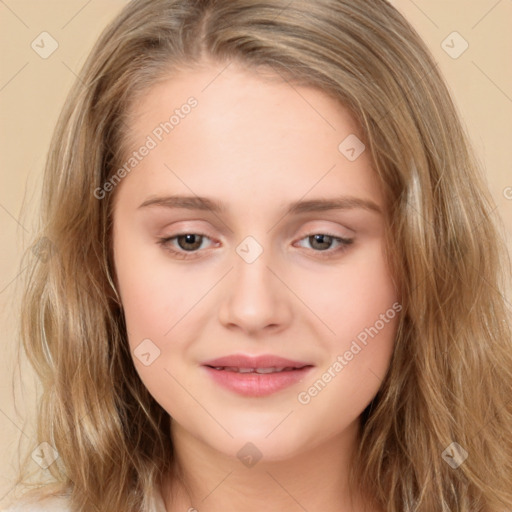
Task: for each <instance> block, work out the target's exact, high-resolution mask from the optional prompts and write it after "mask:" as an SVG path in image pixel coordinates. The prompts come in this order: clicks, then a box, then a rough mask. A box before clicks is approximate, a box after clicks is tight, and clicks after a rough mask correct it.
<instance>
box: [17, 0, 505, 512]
mask: <svg viewBox="0 0 512 512" xmlns="http://www.w3.org/2000/svg"><path fill="white" fill-rule="evenodd" d="M492 212H493V206H492V201H491V199H490V196H489V193H488V191H487V190H486V187H485V185H484V181H483V179H482V174H481V171H480V169H478V167H477V164H476V160H475V157H474V155H473V153H472V150H471V148H470V145H469V143H468V138H467V136H466V134H465V132H464V130H463V129H462V127H461V123H460V121H459V119H458V117H457V113H456V110H455V108H454V105H453V103H452V100H451V98H450V95H449V93H448V91H447V88H446V86H445V84H444V82H443V79H442V77H441V76H440V74H439V72H438V70H437V67H436V65H435V63H434V62H433V59H432V57H431V56H430V54H429V52H428V50H427V49H426V47H425V45H424V44H423V42H422V41H421V40H420V38H419V37H418V35H417V34H416V32H415V31H414V30H413V29H412V28H411V26H410V25H409V24H408V23H407V22H406V21H405V20H404V18H403V17H402V16H401V15H400V14H399V13H398V12H397V11H396V10H395V9H394V8H393V7H392V6H391V5H390V4H389V3H387V2H385V1H384V0H375V1H373V2H366V1H363V0H317V1H314V2H313V1H305V0H296V1H294V2H288V1H284V0H262V1H260V2H251V1H247V0H230V1H222V0H218V1H215V0H134V1H132V2H130V3H129V4H128V5H127V6H126V7H125V8H124V9H123V11H122V12H121V13H120V15H119V16H118V17H117V18H116V19H115V20H114V22H113V23H112V24H111V25H110V26H109V27H108V28H107V29H106V30H105V31H104V33H103V34H102V35H101V37H100V39H99V41H98V42H97V44H96V46H95V47H94V49H93V51H92V53H91V55H90V57H89V59H88V60H87V62H86V64H85V66H84V69H83V71H82V73H81V75H80V80H78V82H77V83H76V85H75V86H74V88H73V90H72V91H71V94H70V96H69V99H68V101H67V103H66V106H65V108H64V111H63V113H62V116H61V118H60V120H59V123H58V127H57V129H56V132H55V135H54V139H53V142H52V147H51V151H50V154H49V158H48V163H47V168H46V173H45V182H44V197H43V202H42V217H41V218H42V228H41V234H40V238H39V241H38V246H37V247H38V250H37V251H35V253H36V257H35V258H34V261H33V268H32V272H31V275H30V279H29V280H28V282H27V289H26V294H25V297H24V308H23V312H22V325H23V341H24V346H25V349H26V352H27V354H28V357H29V358H30V360H31V362H32V364H33V365H34V367H35V369H36V370H37V372H38V374H39V376H40V378H41V382H42V396H41V408H40V413H39V443H41V444H40V445H39V446H38V448H37V450H39V451H40V453H39V452H38V453H39V457H40V458H41V464H40V465H41V466H42V467H45V468H47V472H49V473H50V474H51V477H52V479H53V484H52V485H46V486H44V487H41V488H38V489H37V492H33V493H32V498H31V500H30V501H29V500H28V498H26V499H24V500H23V501H22V502H21V504H18V505H17V507H18V508H16V510H46V509H48V510H57V509H58V507H61V508H62V510H68V511H94V510H97V511H101V512H107V511H108V512H119V511H120V510H122V511H124V512H135V511H149V510H151V511H157V510H158V511H168V512H177V511H187V510H188V511H193V510H197V511H200V512H201V511H208V512H217V511H220V510H222V511H229V510H247V511H252V510H261V509H264V510H267V511H297V510H307V511H317V510H323V511H327V512H334V511H344V512H362V511H373V512H376V511H379V512H384V511H385V512H399V511H400V512H404V511H407V512H412V511H414V512H432V511H434V510H435V511H446V512H447V511H454V510H457V511H459V512H498V511H500V512H502V511H503V510H507V509H510V508H511V507H512V485H511V482H512V440H511V437H510V430H511V427H512V402H511V401H510V388H511V386H512V336H511V330H510V312H509V311H508V310H507V301H506V299H505V290H506V285H507V281H506V279H508V276H509V270H510V267H509V261H508V259H507V254H506V250H505V248H504V244H503V243H502V241H501V240H500V238H499V235H498V231H497V228H496V227H495V224H494V222H495V221H494V220H493V215H494V213H492ZM37 255H39V257H37ZM42 256H44V257H42ZM30 460H31V459H30ZM32 464H33V462H32ZM34 496H36V497H37V498H35V497H34ZM27 503H28V504H27ZM45 507H46V508H45Z"/></svg>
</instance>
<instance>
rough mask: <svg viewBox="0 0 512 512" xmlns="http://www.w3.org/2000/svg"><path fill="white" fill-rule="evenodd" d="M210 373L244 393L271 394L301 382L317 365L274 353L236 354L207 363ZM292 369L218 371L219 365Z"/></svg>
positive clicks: (231, 387)
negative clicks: (267, 371) (241, 371)
mask: <svg viewBox="0 0 512 512" xmlns="http://www.w3.org/2000/svg"><path fill="white" fill-rule="evenodd" d="M202 366H203V368H205V370H206V372H207V373H208V375H209V376H210V377H211V378H212V379H213V380H214V381H215V382H217V383H218V384H220V385H221V386H223V387H225V388H227V389H229V390H231V391H234V392H235V393H238V394H241V395H244V396H253V397H257V396H267V395H271V394H272V393H275V392H277V391H280V390H281V389H284V388H287V387H288V386H291V385H293V384H296V383H297V382H300V381H301V380H302V379H303V378H304V377H305V375H306V374H307V373H309V371H310V370H311V369H312V368H313V365H312V364H311V363H307V362H303V361H295V360H291V359H286V358H283V357H278V356H273V355H262V356H256V357H255V356H245V355H243V354H234V355H232V356H227V357H220V358H217V359H212V360H210V361H206V362H205V363H203V365H202ZM221 366H223V367H235V368H288V367H292V368H294V369H293V370H288V371H282V372H273V373H265V374H263V373H261V374H260V373H237V372H233V371H228V370H216V369H215V367H221Z"/></svg>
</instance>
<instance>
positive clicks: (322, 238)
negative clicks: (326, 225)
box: [311, 235, 332, 249]
mask: <svg viewBox="0 0 512 512" xmlns="http://www.w3.org/2000/svg"><path fill="white" fill-rule="evenodd" d="M311 238H313V240H314V243H312V245H313V247H314V245H315V244H316V243H317V242H319V243H320V244H327V247H326V246H325V245H323V246H320V247H318V248H319V249H328V248H329V247H328V246H329V245H330V242H331V238H332V237H330V236H329V235H313V236H312V237H311Z"/></svg>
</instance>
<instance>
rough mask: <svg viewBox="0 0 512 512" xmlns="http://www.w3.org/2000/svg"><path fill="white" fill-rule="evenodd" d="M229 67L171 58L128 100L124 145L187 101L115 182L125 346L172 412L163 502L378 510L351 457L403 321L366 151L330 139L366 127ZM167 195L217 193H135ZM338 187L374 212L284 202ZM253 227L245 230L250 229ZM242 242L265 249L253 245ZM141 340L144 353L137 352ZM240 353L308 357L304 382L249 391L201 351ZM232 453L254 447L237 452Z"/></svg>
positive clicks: (290, 510)
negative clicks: (164, 76)
mask: <svg viewBox="0 0 512 512" xmlns="http://www.w3.org/2000/svg"><path fill="white" fill-rule="evenodd" d="M224 67H225V66H224V65H223V66H220V65H214V64H211V65H207V66H204V67H202V68H198V69H197V70H194V71H186V72H183V73H181V74H179V75H178V76H174V77H172V78H171V79H169V80H168V81H166V82H164V83H162V84H159V85H157V86H154V87H153V88H151V89H149V91H148V92H147V93H146V94H145V95H144V97H143V99H142V100H141V101H139V102H137V104H136V105H135V106H134V110H133V112H132V114H133V116H132V117H133V123H132V124H131V129H132V134H131V138H132V142H133V148H134V150H135V149H136V148H138V147H140V146H141V144H144V141H145V140H147V136H148V135H150V134H152V133H154V129H155V127H157V126H158V125H159V123H160V122H162V121H163V120H165V119H168V117H169V115H170V113H172V112H173V110H174V109H176V108H179V107H180V105H183V104H184V103H186V101H187V98H189V97H191V96H193V97H194V98H196V99H197V106H196V107H195V108H193V109H191V110H190V113H189V114H187V115H184V116H183V118H180V121H179V123H178V124H177V125H176V126H175V127H174V128H173V130H172V131H170V133H168V134H165V136H164V137H162V140H161V141H158V144H157V145H156V147H154V148H153V149H151V151H149V153H148V154H147V156H145V157H144V158H143V159H141V161H140V163H138V165H137V166H136V167H135V168H134V169H133V170H132V171H131V172H130V173H129V175H128V176H126V177H125V178H123V180H122V182H121V183H120V184H119V185H118V186H117V189H116V190H115V194H116V197H115V199H116V200H115V209H114V261H115V267H116V279H117V282H118V286H119V290H120V294H121V299H122V302H123V307H124V311H125V315H126V322H127V329H128V333H129V342H130V347H131V350H132V353H134V363H135V365H136V368H137V371H138V372H139V374H140V377H141V379H142V381H143V382H144V384H145V385H146V386H147V388H148V390H149V391H150V393H151V394H152V395H153V396H154V397H155V399H156V400H157V401H158V402H159V403H160V404H161V405H162V407H164V409H165V410H166V411H167V412H168V413H169V414H170V415H171V417H172V418H173V420H172V428H171V432H170V435H171V436H172V440H173V443H174V446H175V448H176V460H175V467H176V470H177V471H179V473H180V474H181V475H182V481H181V482H178V481H177V480H174V481H173V483H172V484H171V483H169V484H168V485H167V486H165V488H164V489H163V497H164V501H165V504H166V507H167V511H169V512H178V511H183V512H185V511H187V510H189V509H190V508H192V507H193V508H195V509H196V510H198V511H199V512H202V511H208V512H218V511H219V512H220V511H223V512H226V511H235V510H236V511H240V510H244V511H248V512H251V511H256V510H257V511H260V510H262V509H264V510H266V511H280V512H299V511H302V510H307V511H310V512H311V511H316V510H322V511H324V512H334V511H336V512H339V511H343V512H362V511H363V510H373V511H375V510H376V509H375V508H371V507H370V506H368V507H365V506H364V505H363V503H364V502H365V501H368V500H367V499H365V497H364V496H363V497H361V496H359V495H358V493H357V492H356V491H357V490H356V489H353V488H350V486H349V485H348V472H349V468H350V466H351V457H352V455H353V453H354V450H355V448H356V447H357V442H358V435H359V418H360V415H361V413H362V411H363V410H364V409H365V408H366V406H367V405H368V404H369V403H370V401H371V400H372V399H373V397H374V396H375V394H376V393H377V391H378V389H379V387H380V385H381V382H382V379H383V378H384V375H385V373H386V371H387V369H388V367H389V362H390V358H391V354H392V350H393V344H394V337H395V334H396V326H397V321H398V309H397V307H396V304H397V301H398V300H399V299H398V296H397V290H396V287H395V285H394V282H393V279H392V276H391V275H390V273H389V271H388V268H387V265H386V262H385V257H384V250H385V247H384V216H383V214H382V212H383V211H384V210H385V207H386V206H385V204H384V203H383V197H382V194H381V191H380V188H379V186H378V181H377V179H376V177H375V174H374V171H373V170H372V168H371V163H370V158H369V155H368V152H367V151H363V152H362V153H361V154H360V155H359V156H358V157H357V158H356V159H355V160H353V161H351V160H350V159H348V158H347V157H346V155H345V154H343V152H342V151H340V150H339V149H338V146H339V144H340V143H341V142H342V141H343V140H344V139H345V138H346V137H347V136H349V135H351V134H354V135H356V136H358V134H359V138H361V136H360V132H359V129H358V127H357V125H356V124H355V122H354V120H353V119H352V117H351V116H350V115H349V113H348V111H347V110H346V109H345V108H343V107H342V106H341V105H339V104H338V103H337V102H336V101H335V100H334V99H332V98H330V97H328V96H327V95H325V93H323V92H321V91H318V90H316V89H313V88H306V87H297V86H294V87H291V86H290V85H289V84H288V83H286V82H284V81H283V82H278V81H277V80H274V81H268V80H265V79H263V78H262V77H261V76H258V75H257V74H255V73H253V72H248V71H247V70H244V69H242V68H240V67H238V66H237V65H235V64H231V65H230V66H229V67H227V68H225V69H224ZM223 69H224V70H223ZM222 70H223V71H222ZM221 71H222V72H221ZM219 73H220V74H219ZM212 80H213V81H212ZM207 84H210V85H208V87H206V89H205V86H206V85H207ZM187 110H188V109H187ZM153 138H155V137H154V136H153ZM171 195H185V196H194V197H196V196H200V197H206V198H210V199H214V200H216V201H218V202H220V203H222V204H223V205H224V207H225V209H224V210H223V211H219V212H213V211H212V210H211V209H207V210H203V209H197V208H195V209H188V208H183V207H176V206H175V207H169V206H168V205H167V206H165V205H162V204H160V205H158V204H152V205H146V206H142V207H141V204H143V203H144V202H147V201H151V200H153V199H155V198H156V197H168V196H171ZM342 196H343V197H345V196H350V197H352V198H358V199H362V200H365V201H367V202H369V201H371V202H372V203H373V204H374V205H375V206H376V207H377V209H380V212H379V211H377V210H375V209H371V208H364V207H360V206H358V205H357V204H355V203H354V202H352V203H345V207H344V208H337V209H332V208H331V209H327V210H312V211H303V212H299V213H297V212H290V213H285V212H286V210H287V207H288V205H289V204H290V203H292V202H296V201H309V200H313V199H332V200H337V199H340V198H341V197H342ZM347 206H348V207H347ZM185 234H191V235H194V234H195V235H196V237H195V238H194V237H193V236H192V237H190V238H188V239H186V240H185V237H184V235H185ZM315 234H324V235H329V236H327V237H324V238H323V241H322V239H320V241H318V240H317V239H315V238H314V236H313V235H315ZM178 235H183V236H181V237H179V238H173V239H172V237H177V236H178ZM200 235H203V236H202V237H201V236H200ZM248 236H250V237H252V239H253V240H255V241H256V244H254V242H253V241H250V244H253V245H244V243H245V244H247V243H248V242H247V239H246V237H248ZM163 238H167V239H168V240H167V241H166V242H164V243H163V244H162V243H159V240H160V239H163ZM187 240H192V241H197V248H196V249H193V250H191V249H190V245H192V242H190V241H188V242H187ZM342 240H345V242H343V241H342ZM347 240H352V242H346V241H347ZM194 243H195V242H194ZM241 244H242V245H241ZM240 246H241V247H244V248H245V249H246V252H247V251H249V253H250V254H252V255H256V254H257V252H255V251H258V248H261V249H262V252H261V253H260V254H259V255H258V256H257V257H256V258H255V259H254V261H252V262H250V263H249V262H248V261H247V260H246V259H244V258H243V257H242V256H241V255H240V254H243V253H241V252H240V251H239V252H237V248H239V247H240ZM173 250H174V251H177V252H172V251H173ZM179 255H181V257H180V256H179ZM183 255H185V256H187V255H188V256H189V257H188V258H186V259H184V258H183ZM394 304H395V308H394V307H393V305H394ZM391 311H392V313H391ZM371 327H373V329H374V330H376V331H377V334H373V336H369V335H368V332H369V331H368V329H370V328H371ZM365 329H366V331H365ZM370 331H371V329H370ZM371 332H372V333H373V332H374V331H371ZM362 333H367V339H366V343H364V344H363V343H362V342H361V339H364V334H362ZM358 336H359V338H358ZM143 340H150V341H149V342H148V341H146V342H145V343H146V345H144V347H145V350H146V352H145V353H146V354H147V353H151V354H152V355H151V359H153V358H154V360H153V361H151V363H150V364H148V365H145V364H143V363H142V362H141V359H140V358H139V357H137V355H136V354H137V347H139V346H140V344H141V342H143ZM354 342H355V343H356V345H357V346H358V347H359V350H358V349H357V348H356V345H354ZM155 347H156V348H155ZM148 351H149V352H148ZM157 351H158V352H157ZM139 352H140V351H139ZM234 353H237V354H245V355H261V354H274V355H278V356H281V357H285V358H289V359H293V360H300V361H305V362H308V363H309V364H311V365H312V369H311V371H309V373H308V374H307V376H306V377H305V378H304V379H302V381H301V382H296V383H295V384H293V385H291V386H288V387H286V388H284V389H281V390H280V391H277V392H275V393H272V394H270V395H268V396H258V397H247V396H243V395H240V394H239V393H236V392H234V391H232V390H230V389H226V388H224V387H222V386H220V385H219V384H218V383H217V382H214V380H213V379H212V378H211V377H210V375H209V374H208V372H206V371H204V370H205V367H204V366H203V363H204V362H205V361H207V360H209V359H212V358H216V357H221V356H226V355H229V354H234ZM156 354H158V355H157V356H156V357H155V355H156ZM149 357H150V356H146V358H147V359H148V358H149ZM340 357H341V360H342V361H343V363H342V362H341V360H340V359H339V358H340ZM336 362H338V364H337V365H336V364H335V363H336ZM146 363H147V361H146ZM340 368H341V369H340ZM326 374H327V375H328V376H327V377H326V376H325V375H326ZM329 376H330V377H329ZM319 380H320V381H322V383H323V384H322V386H321V387H320V388H319V389H320V390H318V389H317V390H316V392H315V391H314V390H311V388H312V387H314V385H315V383H318V381H319ZM315 389H316V388H315ZM248 443H251V444H250V445H249V444H248ZM254 447H255V448H256V449H254ZM240 450H242V455H240ZM244 450H245V451H244ZM244 454H245V455H250V456H251V457H253V458H255V457H256V458H257V457H259V456H261V458H260V459H259V460H258V461H257V463H255V464H253V465H251V466H249V465H247V461H245V462H244V459H243V457H242V456H243V455H244ZM366 498H367V497H366Z"/></svg>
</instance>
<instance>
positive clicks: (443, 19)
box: [0, 0, 512, 506]
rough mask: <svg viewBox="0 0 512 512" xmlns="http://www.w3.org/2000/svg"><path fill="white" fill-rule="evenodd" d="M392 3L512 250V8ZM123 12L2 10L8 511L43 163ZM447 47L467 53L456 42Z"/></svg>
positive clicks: (11, 3)
mask: <svg viewBox="0 0 512 512" xmlns="http://www.w3.org/2000/svg"><path fill="white" fill-rule="evenodd" d="M370 1H371V0H370ZM392 3H393V4H394V5H395V6H396V7H397V8H398V9H400V10H401V11H402V12H403V14H404V15H405V16H406V18H408V19H409V20H410V22H411V23H412V24H413V25H414V27H415V28H416V29H417V30H418V32H419V33H420V35H421V36H422V37H423V38H424V40H425V41H426V43H427V44H428V45H429V47H430V48H431V50H432V52H433V53H434V56H435V59H436V60H437V61H438V62H439V66H440V69H441V71H442V72H443V73H444V75H445V76H446V79H447V81H448V83H449V86H450V88H451V90H452V91H453V95H454V98H455V100H456V103H457V106H458V108H459V111H460V112H461V115H462V118H463V121H464V123H465V124H466V126H467V129H468V131H469V134H470V136H471V138H472V140H473V142H474V145H475V148H476V150H477V153H478V155H479V157H480V160H481V161H482V162H483V163H484V165H485V167H486V169H487V178H488V182H489V186H490V189H491V192H492V194H493V196H494V200H495V202H496V210H495V212H494V213H499V214H500V215H501V217H502V219H503V220H504V223H505V229H506V231H505V234H504V235H505V236H506V237H507V242H508V246H509V248H511V249H512V169H511V161H512V158H511V157H512V154H511V151H512V150H511V148H512V144H511V142H510V136H511V133H512V130H511V128H512V73H511V70H510V65H509V60H508V59H509V58H510V55H512V33H511V31H510V26H511V21H512V2H511V1H510V0H471V1H470V0H415V1H412V0H395V1H394V2H392ZM124 4H126V0H124V1H123V0H109V1H104V0H103V1H100V0H88V1H87V0H71V1H70V0H67V1H64V0H60V1H56V0H46V1H45V2H41V1H40V0H3V1H2V0H0V20H1V21H0V29H1V30H0V45H1V50H2V65H1V69H0V112H1V118H0V129H1V147H0V226H1V230H0V269H1V272H0V336H1V339H0V342H1V347H2V357H1V358H0V432H1V434H2V435H1V436H0V461H1V463H0V506H1V504H2V500H4V501H5V499H7V498H8V497H10V496H11V495H12V489H13V483H12V478H13V474H14V471H15V468H16V460H17V456H16V453H17V451H16V450H17V445H18V442H19V440H20V439H21V441H22V442H23V443H24V444H25V445H27V446H30V447H32V446H33V447H34V448H35V445H34V442H33V437H32V436H33V429H32V427H31V426H30V423H29V422H28V419H29V418H30V414H33V411H34V396H35V393H34V390H35V389H36V386H35V384H34V377H33V374H32V372H31V371H30V369H29V368H27V367H26V366H23V367H22V368H21V370H20V371H19V372H18V380H21V381H22V382H23V384H24V387H25V391H24V392H23V393H20V391H19V390H18V391H17V392H16V393H14V392H13V368H14V366H15V357H14V354H15V348H16V344H17V334H16V332H17V331H16V329H17V322H18V319H19V313H18V309H17V308H18V307H19V306H18V303H17V298H18V296H19V283H20V279H19V278H18V277H19V276H20V275H21V274H23V272H24V269H23V267H21V266H20V256H21V253H22V249H23V247H24V246H25V244H26V243H27V242H28V240H29V239H30V237H31V236H32V234H33V232H34V229H33V228H34V226H35V224H34V221H35V218H36V217H35V212H36V208H37V202H38V193H39V187H40V185H41V174H42V169H43V165H44V160H45V156H46V152H47V148H48V144H49V139H50V135H51V131H52V129H53V126H54V124H55V121H56V119H57V115H58V112H59V110H60V108H61V105H62V103H63V101H64V98H65V95H66V93H67V91H68V89H69V87H70V86H71V83H72V82H73V80H74V78H75V76H74V75H75V73H76V72H78V70H79V69H80V67H81V65H82V63H83V62H84V59H85V57H86V55H87V53H88V51H89V49H90V48H91V46H92V44H93V42H94V41H95V39H96V38H97V36H98V35H99V33H100V32H101V30H102V29H103V27H104V26H105V25H106V24H107V23H108V21H109V20H110V19H111V18H112V17H113V16H114V15H115V14H116V13H117V12H118V11H119V9H120V8H121V7H122V6H123V5H124ZM454 31H456V32H458V33H459V34H460V35H461V36H462V37H463V38H464V39H465V40H466V41H467V42H468V44H469V47H468V49H467V51H465V52H464V53H463V54H462V55H460V57H458V58H456V59H454V58H452V57H450V56H449V55H448V54H447V53H446V52H445V50H444V49H443V47H442V46H441V45H442V42H443V41H444V40H445V39H446V38H447V37H448V36H449V35H450V34H451V33H452V32H454ZM42 32H48V33H49V34H51V36H52V37H53V38H54V39H55V40H56V41H57V43H58V48H57V50H56V51H55V52H54V53H53V54H52V55H50V56H49V57H48V58H47V59H43V58H41V57H40V56H39V55H38V54H37V53H36V52H35V51H34V50H33V49H32V48H31V43H32V41H34V40H36V41H39V40H40V38H39V35H40V34H41V33H42ZM447 41H448V43H447V44H449V45H451V46H454V45H455V49H457V48H458V47H459V46H457V45H459V44H460V43H458V42H457V40H454V41H455V42H454V43H453V44H452V43H451V42H450V41H451V39H450V38H449V39H448V40H447ZM15 396H16V400H14V397H15ZM34 469H38V467H37V466H36V465H35V463H34Z"/></svg>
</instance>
